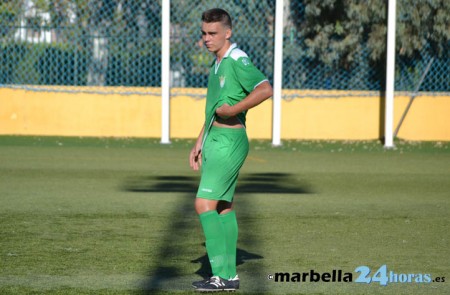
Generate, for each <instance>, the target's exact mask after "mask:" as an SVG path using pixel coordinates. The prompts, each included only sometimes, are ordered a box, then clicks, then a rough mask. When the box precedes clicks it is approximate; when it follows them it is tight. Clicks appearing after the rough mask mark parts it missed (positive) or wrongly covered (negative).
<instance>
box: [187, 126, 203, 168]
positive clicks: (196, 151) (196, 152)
mask: <svg viewBox="0 0 450 295" xmlns="http://www.w3.org/2000/svg"><path fill="white" fill-rule="evenodd" d="M204 132H205V126H203V128H202V130H201V131H200V134H199V136H198V137H197V140H196V141H195V144H194V147H193V148H192V150H191V153H190V154H189V164H190V165H191V168H192V169H193V170H198V169H199V168H200V166H201V165H202V140H203V133H204Z"/></svg>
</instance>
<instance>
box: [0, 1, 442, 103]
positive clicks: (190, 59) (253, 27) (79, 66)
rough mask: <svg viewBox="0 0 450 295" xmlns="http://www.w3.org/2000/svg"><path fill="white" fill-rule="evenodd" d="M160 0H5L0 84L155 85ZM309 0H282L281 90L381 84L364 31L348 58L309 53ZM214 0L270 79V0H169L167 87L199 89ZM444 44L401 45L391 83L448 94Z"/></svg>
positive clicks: (101, 88)
mask: <svg viewBox="0 0 450 295" xmlns="http://www.w3.org/2000/svg"><path fill="white" fill-rule="evenodd" d="M161 1H166V0H159V1H156V0H135V1H131V0H55V1H45V0H16V1H2V2H1V4H0V86H2V87H21V88H28V89H42V88H45V87H48V86H52V87H51V89H53V90H57V91H58V90H59V91H78V92H83V91H89V92H100V93H102V92H103V93H104V92H105V91H106V92H114V93H116V92H121V90H120V89H122V88H121V87H107V88H105V86H133V88H132V89H133V91H134V92H137V93H143V94H146V93H149V92H151V91H156V90H155V89H154V88H153V87H160V86H161V82H160V81H161ZM309 2H311V1H301V0H285V2H284V3H285V5H284V6H285V13H284V14H285V19H284V55H283V88H284V89H320V90H323V89H333V90H364V91H366V90H369V91H377V92H379V91H382V90H383V89H384V83H385V81H384V80H385V59H383V58H381V59H378V60H374V59H373V58H372V57H371V56H372V54H373V50H371V49H370V46H369V45H370V44H368V41H367V38H366V39H364V38H362V39H361V40H359V42H358V44H355V45H354V46H356V49H355V50H353V51H352V52H353V53H352V55H351V58H350V57H348V56H347V57H346V59H343V58H342V56H339V54H338V55H337V56H334V57H333V58H328V59H327V54H328V51H327V50H328V49H329V48H328V49H325V51H321V52H320V51H319V52H317V51H316V52H313V50H312V48H313V47H312V45H311V40H310V39H308V36H307V34H308V32H307V31H308V30H306V31H305V28H310V27H311V26H310V23H308V10H307V9H308V7H307V4H308V3H309ZM212 7H222V8H224V9H226V10H227V11H229V12H230V14H231V16H232V18H233V26H234V31H233V34H234V35H233V38H232V39H233V41H234V42H236V43H237V44H238V45H239V47H240V48H242V49H243V50H244V51H246V52H247V53H248V54H249V56H250V57H251V59H252V60H253V62H254V63H255V64H256V65H257V66H258V67H259V68H260V69H261V70H262V71H263V72H264V73H265V74H266V75H267V76H268V77H269V78H270V80H272V77H273V51H274V25H275V23H274V22H275V0H260V1H254V0H247V1H245V0H244V1H236V0H234V1H226V2H225V3H223V1H219V0H211V1H200V0H197V1H187V0H172V1H171V55H170V56H171V57H170V58H171V86H172V87H188V88H204V87H206V84H207V75H208V67H209V65H210V63H211V62H212V61H213V56H212V55H211V54H210V53H208V52H207V50H206V49H205V48H204V47H203V46H202V43H201V34H200V24H201V23H200V17H201V13H202V12H203V11H204V10H206V9H209V8H212ZM337 29H338V28H337V27H336V30H337ZM305 32H306V33H305ZM448 45H449V43H448V42H447V43H446V44H443V47H444V50H443V52H444V53H443V54H441V55H439V56H437V55H434V54H433V53H432V50H430V47H429V46H428V47H427V46H423V49H422V50H421V51H418V52H417V53H415V54H414V55H413V56H410V57H405V56H404V55H401V54H400V53H399V54H398V55H397V59H396V60H397V66H396V69H397V70H396V90H397V91H413V90H414V89H416V88H417V87H418V85H419V82H420V81H422V83H421V84H420V91H429V92H449V91H450V82H449V81H450V79H449V76H448V73H449V72H450V62H449V60H450V59H449V56H448V53H447V52H448V48H449V46H448ZM341 54H342V55H343V54H344V53H341ZM427 67H428V72H427V74H426V76H425V77H424V78H423V79H421V78H422V76H423V73H424V71H425V70H426V68H427ZM58 86H73V87H69V88H67V87H58ZM68 89H70V90H68ZM105 89H108V90H105ZM152 89H153V90H152Z"/></svg>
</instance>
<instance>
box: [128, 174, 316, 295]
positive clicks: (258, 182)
mask: <svg viewBox="0 0 450 295" xmlns="http://www.w3.org/2000/svg"><path fill="white" fill-rule="evenodd" d="M198 183H199V178H198V177H191V176H182V175H178V176H155V177H135V178H130V179H128V180H127V181H126V182H125V184H124V186H123V189H124V190H125V191H128V192H136V193H150V194H151V193H185V194H186V196H184V197H182V198H180V199H181V202H178V203H176V204H175V206H174V207H173V211H172V214H171V215H170V216H168V217H170V218H168V226H167V228H166V230H165V231H164V232H165V234H164V235H163V237H162V239H161V240H160V242H159V247H158V250H157V251H158V253H156V254H155V255H152V256H153V257H156V259H157V261H155V262H154V264H155V265H157V267H155V268H152V269H151V270H149V273H148V275H149V276H148V279H147V280H146V281H145V282H143V283H142V284H141V286H140V289H141V291H142V294H153V293H154V292H155V291H168V290H189V289H190V288H191V287H190V283H191V281H187V279H192V278H187V274H186V273H185V272H186V271H185V269H186V267H185V266H183V265H182V264H183V263H185V262H184V260H183V257H182V256H180V255H181V254H182V252H183V251H186V249H183V246H180V244H182V242H183V241H184V240H185V239H184V237H186V236H188V235H191V234H192V228H194V227H196V226H198V224H195V222H196V218H195V212H194V208H193V204H194V198H195V193H196V191H197V187H198ZM258 193H259V194H267V195H268V196H272V197H273V196H275V195H277V194H308V193H312V191H311V189H310V188H309V187H308V186H307V185H305V184H304V183H300V182H299V181H298V179H296V178H295V177H294V176H293V175H291V174H284V173H255V174H246V175H245V174H242V175H241V176H240V178H239V182H238V186H237V188H236V196H237V198H239V212H241V213H242V214H243V215H247V216H251V215H252V212H251V210H252V209H251V208H254V206H255V204H252V202H253V198H247V197H246V196H249V195H251V194H258ZM180 212H181V213H182V214H180ZM238 218H239V217H238ZM238 222H239V221H238ZM248 226H249V224H248V223H239V227H240V228H242V229H243V230H242V231H241V230H240V235H239V242H238V243H239V247H240V248H238V252H237V265H238V266H240V265H243V264H244V263H245V262H246V261H249V260H260V259H263V258H264V257H263V256H262V255H260V254H257V253H252V252H261V249H260V248H261V243H259V242H258V241H257V235H258V233H259V232H261V231H263V230H262V229H259V228H255V227H258V226H257V225H252V226H251V227H252V228H248ZM241 233H242V234H241ZM202 239H203V237H199V240H202ZM244 248H245V249H244ZM250 249H251V250H250ZM191 263H200V268H199V269H198V270H197V271H196V272H195V273H196V274H197V275H199V276H200V277H202V278H205V277H208V276H209V275H210V274H211V268H210V264H209V260H208V257H207V255H206V254H205V255H203V256H201V257H199V258H196V259H193V260H191ZM245 268H246V272H248V273H250V274H251V277H252V278H255V280H253V281H254V284H255V285H254V286H251V288H252V290H253V291H257V292H259V293H266V292H267V286H266V281H267V280H266V279H265V278H266V274H265V273H263V271H264V270H263V267H262V266H261V264H260V263H252V264H251V265H249V266H247V267H245ZM238 271H239V268H238ZM181 278H182V279H181ZM198 279H200V278H198ZM249 285H250V282H249V283H248V284H247V286H249Z"/></svg>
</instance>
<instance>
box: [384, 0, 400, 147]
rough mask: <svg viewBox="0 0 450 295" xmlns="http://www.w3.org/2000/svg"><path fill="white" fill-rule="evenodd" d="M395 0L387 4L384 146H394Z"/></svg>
mask: <svg viewBox="0 0 450 295" xmlns="http://www.w3.org/2000/svg"><path fill="white" fill-rule="evenodd" d="M396 2H397V1H396V0H389V4H388V29H387V30H388V32H387V62H386V106H385V123H384V147H385V148H392V147H394V136H393V129H394V90H395V89H394V86H395V85H394V84H395V25H396Z"/></svg>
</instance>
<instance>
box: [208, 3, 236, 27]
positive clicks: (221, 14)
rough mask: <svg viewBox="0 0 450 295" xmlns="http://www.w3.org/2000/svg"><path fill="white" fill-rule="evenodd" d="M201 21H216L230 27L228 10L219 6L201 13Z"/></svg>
mask: <svg viewBox="0 0 450 295" xmlns="http://www.w3.org/2000/svg"><path fill="white" fill-rule="evenodd" d="M202 22H205V23H217V22H220V23H222V24H223V25H224V26H226V27H229V28H230V29H232V28H233V27H232V24H231V17H230V14H229V13H228V12H226V11H225V10H223V9H221V8H213V9H209V10H206V11H205V12H203V13H202Z"/></svg>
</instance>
